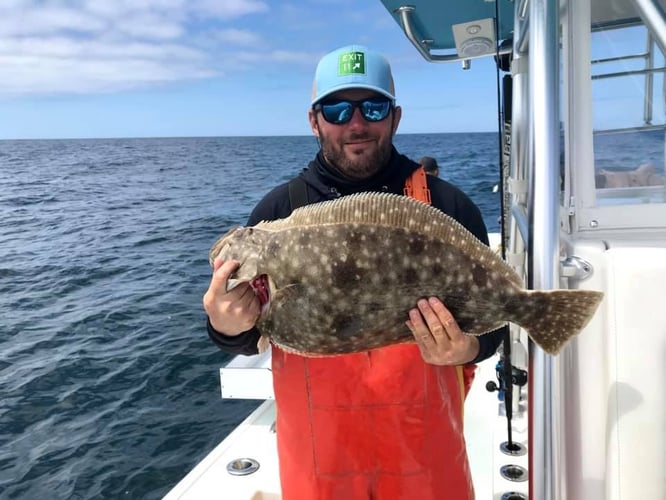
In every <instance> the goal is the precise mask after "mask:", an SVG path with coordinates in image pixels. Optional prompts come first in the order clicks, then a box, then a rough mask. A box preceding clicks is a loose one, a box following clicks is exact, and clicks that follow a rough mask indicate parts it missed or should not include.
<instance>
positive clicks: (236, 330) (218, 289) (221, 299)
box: [203, 259, 261, 336]
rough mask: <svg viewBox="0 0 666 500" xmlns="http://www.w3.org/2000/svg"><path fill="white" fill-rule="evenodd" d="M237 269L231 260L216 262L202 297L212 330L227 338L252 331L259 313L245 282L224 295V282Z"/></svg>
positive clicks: (259, 308)
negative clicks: (227, 336)
mask: <svg viewBox="0 0 666 500" xmlns="http://www.w3.org/2000/svg"><path fill="white" fill-rule="evenodd" d="M238 266H239V263H238V262H236V261H233V260H228V261H226V262H225V261H223V260H222V259H216V260H215V262H214V263H213V277H212V278H211V280H210V285H209V286H208V290H207V291H206V293H205V294H204V296H203V306H204V309H205V310H206V313H207V314H208V318H209V319H210V324H211V325H212V326H213V328H214V329H215V330H217V331H218V332H220V333H224V334H225V335H229V336H236V335H239V334H241V333H243V332H245V331H247V330H249V329H250V328H252V327H253V326H254V325H255V323H256V322H257V319H259V314H260V313H261V303H260V302H259V299H258V298H257V296H256V295H255V294H254V291H253V290H252V287H251V286H250V284H249V283H242V284H240V285H238V286H236V287H234V289H233V290H231V291H230V292H227V280H228V279H229V276H231V273H233V272H234V271H235V270H236V269H237V268H238Z"/></svg>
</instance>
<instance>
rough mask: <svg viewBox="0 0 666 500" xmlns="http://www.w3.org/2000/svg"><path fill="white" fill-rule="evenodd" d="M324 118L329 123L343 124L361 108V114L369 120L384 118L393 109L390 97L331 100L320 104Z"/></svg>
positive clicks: (376, 120) (375, 120) (377, 120)
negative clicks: (364, 99)
mask: <svg viewBox="0 0 666 500" xmlns="http://www.w3.org/2000/svg"><path fill="white" fill-rule="evenodd" d="M318 108H319V109H321V112H322V114H323V115H324V119H325V120H326V121H327V122H329V123H334V124H336V125H342V124H344V123H347V122H348V121H349V120H351V118H352V116H353V115H354V110H355V109H356V108H359V109H360V110H361V115H362V116H363V118H365V120H367V121H369V122H379V121H382V120H384V119H385V118H386V117H387V116H388V114H389V112H390V111H391V101H389V100H388V99H369V100H367V101H329V102H325V103H321V104H319V105H318Z"/></svg>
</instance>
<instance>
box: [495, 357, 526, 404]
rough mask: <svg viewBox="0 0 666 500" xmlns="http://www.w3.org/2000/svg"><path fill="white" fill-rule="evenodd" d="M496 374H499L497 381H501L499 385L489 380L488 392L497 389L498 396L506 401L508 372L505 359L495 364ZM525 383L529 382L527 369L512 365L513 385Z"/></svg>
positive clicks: (520, 385) (519, 385)
mask: <svg viewBox="0 0 666 500" xmlns="http://www.w3.org/2000/svg"><path fill="white" fill-rule="evenodd" d="M495 375H496V376H497V382H498V383H499V385H498V383H496V382H494V381H493V380H490V381H488V383H486V390H487V391H488V392H495V391H497V398H498V399H499V400H500V401H504V395H505V394H506V388H507V384H506V375H507V372H506V367H505V365H504V360H503V359H501V360H499V361H498V362H497V364H496V365H495ZM525 384H527V371H526V370H522V369H521V368H517V367H515V366H513V365H511V385H512V386H518V387H522V386H524V385H525Z"/></svg>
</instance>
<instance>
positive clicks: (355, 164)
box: [319, 134, 391, 179]
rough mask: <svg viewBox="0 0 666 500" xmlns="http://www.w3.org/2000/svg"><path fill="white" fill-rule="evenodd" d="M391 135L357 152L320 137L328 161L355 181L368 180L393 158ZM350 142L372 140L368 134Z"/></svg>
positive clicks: (352, 137)
mask: <svg viewBox="0 0 666 500" xmlns="http://www.w3.org/2000/svg"><path fill="white" fill-rule="evenodd" d="M390 138H391V135H390V134H389V135H388V136H386V137H384V136H382V137H379V138H378V139H376V141H377V142H376V143H375V144H374V145H373V146H371V147H372V150H368V148H369V147H370V146H368V145H363V146H359V147H358V152H355V150H354V147H353V146H352V145H347V146H343V144H342V143H334V142H332V141H331V140H329V138H327V137H324V136H322V135H320V137H319V142H320V144H321V150H322V153H323V154H324V157H325V158H326V160H327V161H328V162H329V163H330V164H331V165H332V166H334V167H335V168H337V169H338V170H339V171H340V172H342V173H343V174H345V175H346V176H348V177H351V178H353V179H367V178H369V177H371V176H372V175H374V174H376V173H377V172H379V171H380V170H381V169H383V168H384V167H385V166H386V164H387V163H388V161H389V158H390V157H391V140H390ZM348 139H349V140H351V141H355V140H367V139H372V138H371V137H370V136H368V135H367V134H362V135H361V134H358V135H352V136H350V137H348Z"/></svg>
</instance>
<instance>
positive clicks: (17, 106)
mask: <svg viewBox="0 0 666 500" xmlns="http://www.w3.org/2000/svg"><path fill="white" fill-rule="evenodd" d="M349 44H363V45H367V46H368V47H370V48H372V49H375V50H377V51H379V52H381V53H383V54H384V55H385V56H386V57H387V58H388V59H389V61H390V62H391V66H392V69H393V76H394V79H395V83H396V96H397V102H398V104H399V105H400V106H402V108H403V114H402V121H401V124H400V129H399V132H401V133H425V132H472V131H493V130H496V129H497V94H496V88H495V78H496V77H495V67H494V64H493V63H492V61H491V60H489V59H487V60H486V59H484V60H473V61H472V65H471V69H470V70H465V71H464V70H462V69H461V66H460V64H459V63H446V64H444V63H429V62H427V61H425V60H424V59H423V58H422V57H421V56H420V55H419V54H418V53H417V52H416V49H415V48H414V47H413V46H412V45H411V43H410V42H409V41H408V40H407V39H406V37H405V36H404V34H403V32H402V30H401V29H400V27H399V26H398V24H397V23H396V22H395V21H394V20H393V18H392V17H391V16H390V15H389V13H388V11H387V10H386V9H385V8H384V6H383V4H382V3H381V2H380V1H379V0H284V1H282V0H0V116H1V119H0V139H36V138H105V137H190V136H266V135H310V133H311V132H310V128H309V124H308V121H307V110H308V106H309V99H310V89H311V86H312V78H313V76H314V70H315V67H316V64H317V62H318V60H319V58H320V57H321V56H322V55H324V54H325V53H327V52H329V51H331V50H334V49H336V48H338V47H342V46H344V45H349ZM462 101H466V102H467V104H466V106H465V109H464V110H463V108H462V106H461V105H460V103H461V102H462ZM470 103H471V104H470Z"/></svg>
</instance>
